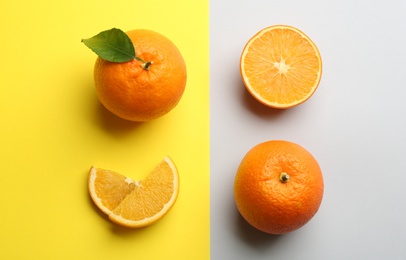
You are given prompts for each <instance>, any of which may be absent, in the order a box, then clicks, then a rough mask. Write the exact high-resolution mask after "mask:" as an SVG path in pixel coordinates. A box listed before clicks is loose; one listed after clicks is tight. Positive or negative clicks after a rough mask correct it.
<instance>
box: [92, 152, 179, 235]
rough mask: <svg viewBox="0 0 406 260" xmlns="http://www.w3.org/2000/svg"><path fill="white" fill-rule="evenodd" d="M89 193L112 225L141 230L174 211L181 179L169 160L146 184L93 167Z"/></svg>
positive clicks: (157, 167) (160, 164) (147, 178)
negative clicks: (172, 209) (140, 228)
mask: <svg viewBox="0 0 406 260" xmlns="http://www.w3.org/2000/svg"><path fill="white" fill-rule="evenodd" d="M88 189H89V194H90V197H91V198H92V200H93V202H94V203H95V204H96V206H97V207H98V208H99V209H100V210H101V211H102V212H104V213H105V214H107V215H108V217H109V219H110V220H111V221H113V222H115V223H117V224H119V225H122V226H126V227H133V228H138V227H145V226H148V225H151V224H153V223H155V222H156V221H157V220H159V219H161V218H162V217H163V216H164V215H165V214H166V213H167V212H168V211H169V210H170V209H171V208H172V206H173V205H174V203H175V201H176V199H177V196H178V193H179V176H178V172H177V169H176V166H175V164H174V163H173V161H172V160H171V159H170V158H169V157H167V156H166V157H165V158H164V159H163V160H162V162H160V163H159V164H158V165H157V166H156V167H155V169H154V170H153V171H152V172H151V173H150V174H149V175H148V176H147V177H146V178H145V179H144V180H142V181H135V180H132V179H130V178H128V177H125V176H124V175H122V174H120V173H117V172H114V171H110V170H105V169H100V168H95V167H93V166H92V167H91V169H90V172H89V179H88Z"/></svg>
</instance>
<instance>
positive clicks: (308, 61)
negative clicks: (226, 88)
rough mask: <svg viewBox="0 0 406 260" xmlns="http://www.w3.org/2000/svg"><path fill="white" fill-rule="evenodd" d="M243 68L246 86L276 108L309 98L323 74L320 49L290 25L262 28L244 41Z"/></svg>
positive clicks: (293, 104)
mask: <svg viewBox="0 0 406 260" xmlns="http://www.w3.org/2000/svg"><path fill="white" fill-rule="evenodd" d="M240 72H241V76H242V79H243V82H244V84H245V86H246V88H247V90H248V91H249V92H250V93H251V95H252V96H254V97H255V98H256V99H257V100H258V101H259V102H261V103H263V104H264V105H267V106H269V107H273V108H280V109H284V108H290V107H293V106H296V105H298V104H301V103H303V102H305V101H306V100H308V99H309V98H310V97H311V96H312V95H313V93H314V92H315V91H316V89H317V87H318V85H319V83H320V79H321V75H322V61H321V56H320V52H319V50H318V48H317V46H316V45H315V44H314V43H313V42H312V40H311V39H310V38H309V37H308V36H307V35H305V34H304V33H303V32H301V31H300V30H298V29H296V28H294V27H292V26H287V25H275V26H270V27H267V28H265V29H262V30H261V31H260V32H258V33H257V34H256V35H254V36H253V37H252V38H251V39H250V40H249V41H248V43H247V44H246V45H245V47H244V50H243V52H242V55H241V59H240Z"/></svg>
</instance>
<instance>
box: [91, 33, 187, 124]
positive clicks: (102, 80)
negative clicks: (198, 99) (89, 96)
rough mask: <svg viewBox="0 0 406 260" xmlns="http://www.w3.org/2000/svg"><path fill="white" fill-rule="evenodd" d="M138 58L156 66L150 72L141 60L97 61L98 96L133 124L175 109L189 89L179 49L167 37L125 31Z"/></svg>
mask: <svg viewBox="0 0 406 260" xmlns="http://www.w3.org/2000/svg"><path fill="white" fill-rule="evenodd" d="M126 33H127V35H128V36H129V37H130V39H131V41H132V42H133V44H134V48H135V52H136V56H137V57H140V58H141V59H142V60H144V61H147V62H149V61H151V62H153V64H152V65H151V66H150V69H149V70H145V69H143V68H142V67H141V65H142V64H143V63H142V62H141V61H138V60H135V59H133V60H131V61H128V62H123V63H114V62H109V61H106V60H103V59H101V58H97V60H96V64H95V66H94V81H95V86H96V93H97V96H98V98H99V100H100V102H101V103H102V104H103V105H104V106H105V107H106V108H107V109H108V110H110V111H111V112H112V113H114V114H116V115H117V116H119V117H121V118H124V119H127V120H131V121H139V122H143V121H149V120H153V119H156V118H158V117H161V116H163V115H165V114H166V113H168V112H169V111H170V110H172V109H173V108H174V107H175V106H176V105H177V104H178V102H179V101H180V99H181V97H182V95H183V92H184V89H185V86H186V77H187V74H186V65H185V61H184V59H183V57H182V55H181V53H180V52H179V50H178V48H177V47H176V46H175V45H174V44H173V43H172V42H171V41H170V40H169V39H168V38H166V37H165V36H163V35H161V34H159V33H156V32H153V31H150V30H143V29H138V30H132V31H128V32H126Z"/></svg>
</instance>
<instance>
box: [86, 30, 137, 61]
mask: <svg viewBox="0 0 406 260" xmlns="http://www.w3.org/2000/svg"><path fill="white" fill-rule="evenodd" d="M82 42H83V43H84V44H85V45H86V46H87V47H89V48H90V49H91V50H92V51H94V52H95V53H96V54H97V55H98V56H99V57H100V58H102V59H104V60H107V61H111V62H126V61H129V60H132V59H134V58H135V49H134V45H133V43H132V42H131V39H130V38H129V37H128V35H127V34H126V33H125V32H123V31H122V30H120V29H117V28H113V29H110V30H106V31H103V32H101V33H99V34H97V35H96V36H93V37H92V38H88V39H82Z"/></svg>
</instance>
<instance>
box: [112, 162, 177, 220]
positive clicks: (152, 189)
mask: <svg viewBox="0 0 406 260" xmlns="http://www.w3.org/2000/svg"><path fill="white" fill-rule="evenodd" d="M173 182H174V176H173V174H172V171H171V169H170V166H169V165H168V164H160V165H159V166H158V167H157V168H156V169H155V170H154V171H153V172H152V173H151V174H150V175H148V177H147V178H146V179H145V180H143V181H142V182H140V185H139V186H136V187H135V189H134V191H132V192H131V193H130V194H129V195H128V196H126V197H125V199H124V200H123V201H122V202H121V203H120V204H119V205H118V207H116V208H115V209H114V210H113V214H115V215H121V216H122V217H123V218H124V219H128V220H143V219H146V218H150V217H152V216H154V215H156V214H157V212H160V211H161V210H162V209H163V208H164V206H165V204H166V203H168V202H169V201H170V199H171V197H172V195H173V193H174V186H173Z"/></svg>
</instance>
